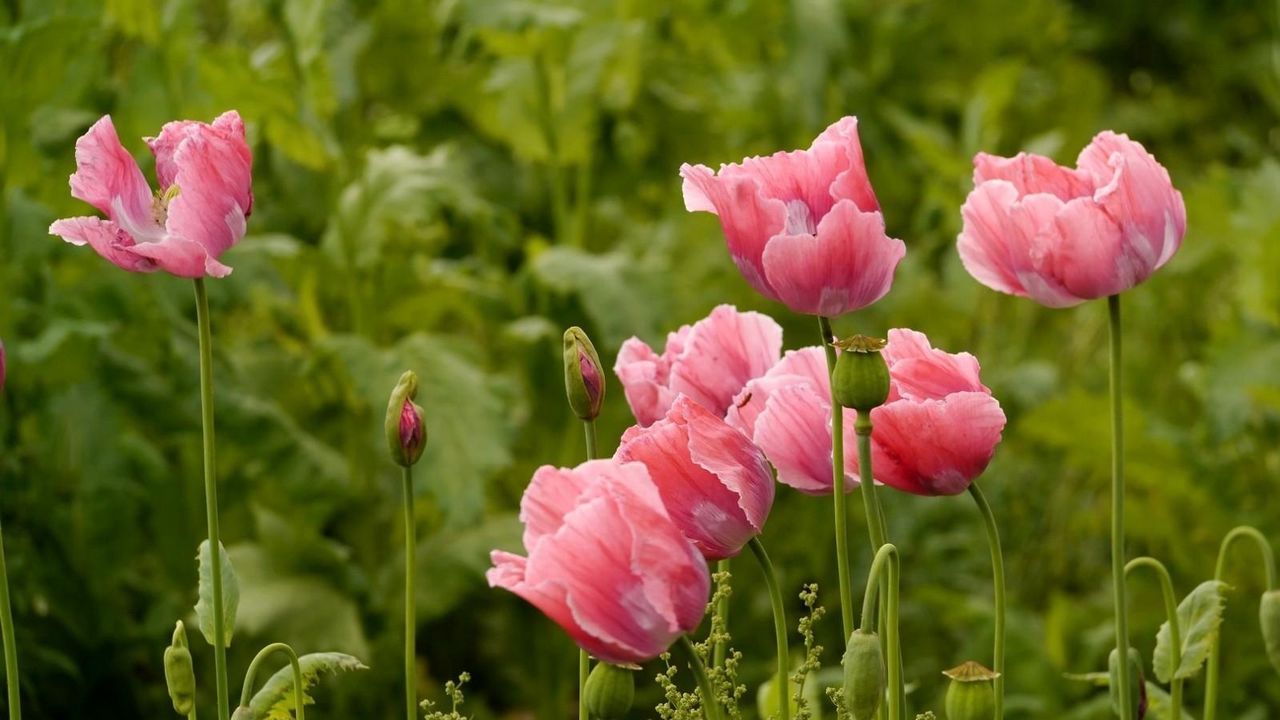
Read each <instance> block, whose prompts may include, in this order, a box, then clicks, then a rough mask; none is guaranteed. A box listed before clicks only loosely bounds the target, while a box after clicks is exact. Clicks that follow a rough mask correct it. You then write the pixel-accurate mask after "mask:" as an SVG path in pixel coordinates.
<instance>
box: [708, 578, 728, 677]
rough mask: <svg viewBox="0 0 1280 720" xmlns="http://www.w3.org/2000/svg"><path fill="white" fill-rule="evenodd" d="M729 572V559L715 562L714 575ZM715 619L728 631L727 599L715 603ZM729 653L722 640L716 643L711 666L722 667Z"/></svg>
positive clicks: (724, 597)
mask: <svg viewBox="0 0 1280 720" xmlns="http://www.w3.org/2000/svg"><path fill="white" fill-rule="evenodd" d="M727 572H729V558H725V559H723V560H718V561H716V573H717V574H719V573H727ZM715 613H716V617H717V619H718V620H719V623H718V624H719V625H720V626H721V627H723V628H725V630H726V631H727V630H728V629H729V597H728V596H727V595H726V596H723V597H721V598H720V600H719V601H718V602H716V609H715ZM728 653H729V647H728V644H727V643H725V642H724V641H722V640H717V641H716V646H715V649H714V650H713V651H712V656H711V666H712V667H723V666H724V659H725V656H726V655H727V654H728Z"/></svg>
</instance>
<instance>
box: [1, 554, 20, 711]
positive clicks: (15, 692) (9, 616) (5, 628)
mask: <svg viewBox="0 0 1280 720" xmlns="http://www.w3.org/2000/svg"><path fill="white" fill-rule="evenodd" d="M0 633H2V634H3V635H4V677H5V685H6V687H7V689H8V698H9V720H22V698H21V697H20V695H21V693H20V689H19V687H18V642H17V639H16V638H14V636H13V608H12V607H10V605H9V569H8V567H7V566H6V565H5V561H4V533H3V531H0Z"/></svg>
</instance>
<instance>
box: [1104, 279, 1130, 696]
mask: <svg viewBox="0 0 1280 720" xmlns="http://www.w3.org/2000/svg"><path fill="white" fill-rule="evenodd" d="M1107 309H1108V311H1109V312H1108V319H1109V323H1108V328H1109V330H1110V332H1109V333H1108V335H1109V338H1110V341H1111V342H1110V348H1111V377H1110V381H1111V382H1110V385H1111V584H1112V592H1113V596H1114V603H1115V627H1116V651H1117V652H1118V653H1119V655H1120V663H1119V668H1120V672H1119V675H1120V697H1121V698H1124V701H1123V702H1122V703H1121V705H1120V717H1121V718H1123V720H1132V719H1133V710H1134V708H1132V707H1131V706H1130V704H1129V700H1128V699H1129V698H1130V697H1133V696H1132V695H1130V691H1129V688H1130V687H1132V686H1133V678H1132V677H1130V676H1129V662H1128V657H1129V618H1128V607H1127V606H1126V604H1125V593H1124V555H1125V552H1124V417H1123V413H1122V404H1123V403H1122V401H1121V385H1120V359H1121V353H1120V296H1119V295H1112V296H1110V297H1108V298H1107Z"/></svg>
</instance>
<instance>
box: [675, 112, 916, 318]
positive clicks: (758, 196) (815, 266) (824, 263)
mask: <svg viewBox="0 0 1280 720" xmlns="http://www.w3.org/2000/svg"><path fill="white" fill-rule="evenodd" d="M680 176H681V177H682V178H684V204H685V207H686V208H687V209H688V210H689V211H690V212H695V211H705V212H710V213H715V214H716V215H718V216H719V217H720V226H721V228H722V229H723V230H724V235H725V240H726V241H727V242H728V245H729V253H730V254H731V255H732V256H733V260H734V262H735V263H737V265H738V269H739V270H740V271H741V272H742V274H743V276H744V277H745V278H746V280H747V282H748V283H750V284H751V286H752V287H754V288H755V289H756V290H758V291H759V292H760V293H761V294H763V295H764V296H765V297H768V298H770V299H773V300H777V301H779V302H781V303H783V304H785V305H786V306H787V307H789V308H791V309H792V310H794V311H795V312H798V313H805V314H808V315H824V316H827V317H833V316H836V315H841V314H844V313H847V312H851V311H853V310H857V309H859V308H863V307H866V306H868V305H870V304H871V303H874V302H875V301H877V300H879V299H880V298H882V297H884V295H885V293H887V292H889V286H890V285H892V284H893V273H894V270H895V269H896V268H897V266H898V262H899V261H900V260H902V256H903V255H904V254H905V253H906V246H905V245H904V244H903V243H902V241H901V240H895V239H893V238H891V237H889V236H888V235H886V234H885V226H884V216H883V215H882V214H881V213H880V204H879V202H877V201H876V195H875V191H874V190H873V189H872V188H871V181H870V179H869V178H868V177H867V170H866V167H865V166H864V165H863V160H862V145H861V143H860V141H859V140H858V119H857V118H855V117H846V118H842V119H841V120H839V121H837V122H836V123H835V124H833V125H831V127H828V128H827V129H826V130H825V131H823V133H822V134H821V135H819V136H818V138H817V139H816V140H814V141H813V144H812V145H810V146H809V149H808V150H795V151H792V152H778V153H774V154H773V155H770V156H768V157H750V158H747V159H745V160H743V161H742V162H741V163H733V164H729V165H721V166H720V171H719V172H718V173H716V172H712V170H711V168H708V167H707V166H705V165H689V164H685V165H682V166H681V167H680Z"/></svg>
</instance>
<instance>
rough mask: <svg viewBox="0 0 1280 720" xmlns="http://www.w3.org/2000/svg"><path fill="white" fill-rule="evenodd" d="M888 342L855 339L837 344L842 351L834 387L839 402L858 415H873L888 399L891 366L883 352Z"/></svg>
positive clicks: (864, 338) (834, 377) (833, 377)
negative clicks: (875, 409)
mask: <svg viewBox="0 0 1280 720" xmlns="http://www.w3.org/2000/svg"><path fill="white" fill-rule="evenodd" d="M886 344H887V342H886V341H885V340H882V339H880V338H873V337H867V336H866V335H854V336H853V337H848V338H845V339H844V340H838V341H836V342H835V343H834V345H835V346H836V347H837V348H839V349H840V358H839V359H838V360H836V369H835V373H834V374H833V375H832V377H831V383H832V385H831V387H832V391H833V394H834V397H835V399H836V402H838V403H840V405H841V406H843V407H847V408H850V409H853V410H857V411H858V412H859V413H866V412H870V411H871V409H872V408H875V407H879V406H881V405H883V404H884V401H885V400H887V399H888V398H889V365H888V364H887V363H885V361H884V356H883V355H881V354H880V351H881V350H883V349H884V347H885V345H886Z"/></svg>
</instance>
